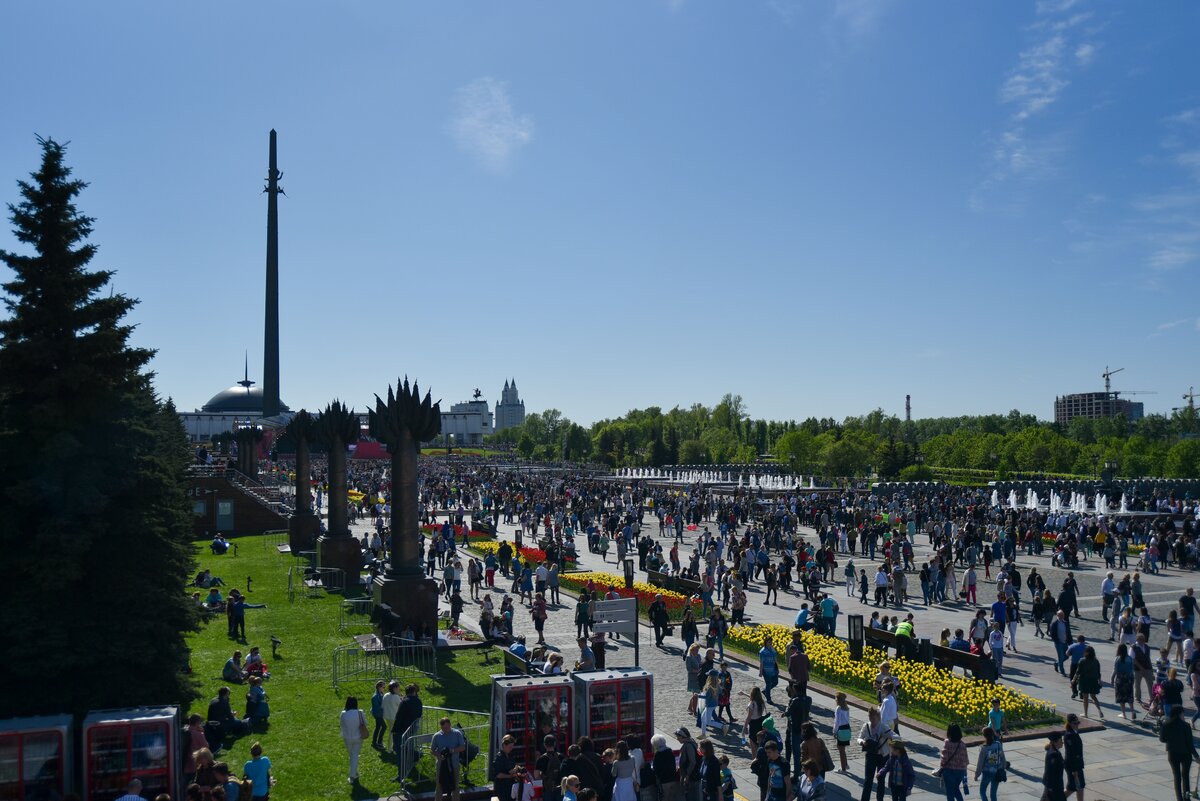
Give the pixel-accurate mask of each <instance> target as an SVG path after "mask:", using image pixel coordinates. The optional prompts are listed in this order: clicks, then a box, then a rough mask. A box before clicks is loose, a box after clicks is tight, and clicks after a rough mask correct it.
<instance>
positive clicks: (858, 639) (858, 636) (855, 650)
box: [846, 615, 863, 662]
mask: <svg viewBox="0 0 1200 801" xmlns="http://www.w3.org/2000/svg"><path fill="white" fill-rule="evenodd" d="M846 625H847V627H848V633H847V637H846V644H847V645H849V646H850V658H851V659H853V660H855V661H856V662H859V661H862V658H863V616H862V615H847V616H846Z"/></svg>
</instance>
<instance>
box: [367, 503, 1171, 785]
mask: <svg viewBox="0 0 1200 801" xmlns="http://www.w3.org/2000/svg"><path fill="white" fill-rule="evenodd" d="M356 528H359V529H361V531H365V530H366V529H365V527H363V526H359V527H356ZM709 528H710V529H711V530H713V531H714V532H715V531H716V529H717V526H716V525H715V524H710V525H709ZM515 529H516V526H514V525H503V524H502V525H501V526H500V531H499V534H500V537H501V538H502V539H506V540H509V541H512V540H513V539H514V533H515ZM361 531H360V532H358V533H361ZM643 531H645V532H649V533H650V534H651V536H652V537H653V538H654V539H655V541H656V542H661V543H662V544H663V550H664V552H665V551H667V550H669V549H670V543H671V538H670V537H663V538H661V539H659V538H658V537H657V533H658V522H657V519H656V518H654V517H653V516H651V515H647V516H646V517H645V519H644V520H643ZM801 536H804V537H806V538H812V537H814V536H815V532H814V531H813V530H812V529H808V528H804V527H802V528H801ZM695 538H696V533H695V532H685V535H684V543H683V545H681V546H680V558H681V560H683V561H685V562H686V555H687V554H689V553H690V552H691V548H692V545H693V544H694V542H695ZM917 540H918V542H917V543H916V548H915V561H916V564H917V566H919V565H920V563H921V562H922V561H923V560H924V559H925V558H927V556H928V554H929V546H928V540H927V538H926V537H925V536H924V535H918V537H917ZM525 544H529V537H528V535H527V536H526V538H525ZM576 544H577V549H578V551H579V563H578V565H579V567H578V569H580V570H598V571H604V572H609V573H613V574H614V575H619V574H621V572H622V570H621V567H620V566H619V565H618V564H617V563H616V562H615V556H614V555H615V551H616V549H615V548H613V549H611V550H610V553H609V559H608V561H607V562H605V561H603V560H602V559H601V557H600V555H599V554H593V553H589V552H587V550H586V539H585V538H583V537H577V538H576ZM631 553H632V554H633V555H634V556H635V557H636V551H631ZM844 560H845V556H844V555H839V557H838V561H839V572H840V566H841V565H844V564H845V561H844ZM854 563H855V565H856V567H866V566H868V565H870V564H873V563H871V562H870V560H869V559H867V558H866V557H857V556H856V557H855V558H854ZM635 565H636V559H635ZM1017 565H1018V567H1019V569H1020V570H1021V573H1022V577H1024V576H1026V575H1028V572H1029V568H1030V567H1036V568H1037V570H1038V572H1039V573H1041V574H1042V575H1043V576H1044V577H1045V582H1046V586H1047V587H1048V588H1049V589H1051V590H1053V591H1054V592H1055V593H1057V591H1058V589H1060V588H1061V585H1062V581H1063V578H1064V577H1065V576H1066V571H1065V570H1061V569H1059V568H1056V567H1053V566H1051V564H1050V559H1049V553H1048V552H1047V553H1046V554H1044V555H1042V556H1036V555H1035V556H1032V557H1029V556H1026V555H1025V554H1024V552H1021V553H1019V554H1018V560H1017ZM1133 566H1134V563H1133V561H1131V562H1130V568H1131V569H1132V568H1133ZM867 572H868V575H870V574H871V573H872V572H873V571H872V570H870V569H868V571H867ZM1130 572H1132V570H1131V571H1130ZM1074 573H1075V577H1076V579H1077V580H1078V582H1079V586H1080V591H1081V594H1080V598H1079V606H1080V612H1081V613H1082V615H1083V617H1082V618H1081V619H1079V620H1076V619H1075V618H1072V620H1071V624H1072V627H1073V630H1074V631H1075V632H1076V633H1082V634H1084V635H1085V636H1087V638H1088V642H1089V643H1091V644H1092V645H1094V646H1095V648H1096V652H1097V655H1098V657H1099V658H1100V662H1101V665H1102V666H1103V675H1104V680H1105V687H1104V689H1103V690H1102V692H1101V694H1100V700H1101V702H1102V703H1103V705H1104V713H1105V716H1106V717H1105V721H1104V724H1105V728H1102V729H1099V730H1096V731H1091V732H1088V733H1086V734H1085V735H1084V755H1085V759H1086V763H1087V768H1086V775H1087V781H1088V789H1087V793H1088V795H1087V798H1088V799H1090V800H1091V801H1099V800H1103V799H1114V800H1115V799H1120V800H1121V801H1133V800H1134V799H1148V800H1152V801H1158V799H1163V800H1164V801H1165V800H1166V799H1171V798H1173V797H1174V790H1173V787H1172V783H1171V777H1170V770H1169V767H1168V765H1167V760H1166V755H1165V751H1164V748H1163V746H1162V744H1161V743H1159V741H1158V739H1157V737H1156V736H1155V735H1154V734H1153V732H1152V731H1150V730H1149V728H1147V727H1144V726H1142V725H1135V724H1133V723H1131V722H1129V721H1125V720H1121V719H1119V718H1118V717H1117V712H1118V709H1117V708H1116V707H1115V706H1113V704H1112V700H1113V695H1112V688H1111V686H1110V685H1109V684H1108V677H1109V673H1110V671H1111V665H1112V661H1113V658H1114V655H1115V644H1114V643H1111V642H1109V641H1108V635H1109V629H1108V624H1107V623H1104V622H1102V620H1101V611H1100V610H1101V604H1100V591H1099V588H1100V582H1101V581H1102V579H1103V578H1104V574H1105V570H1104V564H1103V560H1102V559H1095V558H1093V559H1092V560H1090V561H1088V562H1081V563H1080V567H1079V568H1078V569H1076V570H1075V571H1074ZM993 575H994V573H993ZM959 576H960V580H961V571H960V572H959ZM1120 576H1121V573H1120V572H1118V573H1117V578H1120ZM637 578H638V580H641V581H645V580H646V575H645V573H644V572H643V571H637ZM1193 579H1194V576H1193V575H1192V573H1190V572H1187V571H1180V570H1177V569H1171V570H1165V571H1162V572H1161V573H1159V574H1158V575H1143V577H1142V581H1143V585H1144V589H1145V597H1146V601H1147V604H1148V605H1149V606H1148V608H1149V611H1150V614H1151V615H1152V616H1153V617H1154V618H1155V620H1156V621H1161V620H1162V619H1163V618H1164V617H1165V616H1166V613H1167V612H1168V611H1169V610H1170V609H1172V608H1174V607H1175V605H1176V603H1177V601H1178V598H1179V596H1180V595H1181V594H1182V593H1183V591H1184V590H1185V589H1186V588H1187V587H1188V586H1190V585H1192V584H1193V583H1194V582H1193ZM979 581H980V584H979V590H980V594H979V600H980V602H981V603H982V602H985V601H990V598H989V596H988V595H987V591H988V589H989V587H991V586H994V585H992V584H990V583H989V582H987V581H986V580H985V578H984V574H983V570H982V568H980V569H979ZM501 585H504V586H501ZM913 585H917V582H916V576H915V574H910V593H909V594H910V597H911V595H912V592H911V590H912V587H913ZM506 588H507V582H503V581H500V579H499V577H497V588H496V590H494V591H493V592H494V593H495V595H496V596H502V595H503V592H504V590H505V589H506ZM466 589H467V588H466V587H465V583H464V588H463V597H464V600H465V601H466V608H465V610H464V612H463V615H462V622H463V624H464V626H466V627H469V628H475V627H476V626H477V623H476V622H475V621H476V620H477V619H478V604H476V603H474V602H473V601H471V600H470V597H469V593H467V592H466ZM826 589H827V590H828V591H831V592H833V593H834V594H835V597H836V598H837V599H838V603H839V604H840V605H841V612H842V614H841V617H840V618H839V621H838V627H839V634H841V635H842V636H845V632H846V625H845V616H846V615H847V614H863V615H864V617H868V618H869V617H870V614H871V612H872V611H876V607H875V606H873V605H872V604H870V603H868V604H865V605H864V604H860V603H859V602H858V600H857V598H856V597H855V598H851V597H848V596H847V593H846V588H845V585H844V583H842V584H834V585H826ZM1022 592H1023V597H1022V609H1023V611H1024V612H1025V613H1026V615H1027V612H1028V604H1029V592H1028V589H1026V588H1024V587H1022ZM747 593H748V595H749V604H748V605H747V609H746V611H747V621H748V622H749V623H751V624H753V623H779V624H784V625H788V626H791V625H792V622H793V620H794V618H795V616H796V613H797V612H798V611H799V609H800V603H801V602H802V600H803V598H802V596H800V595H797V594H796V593H794V592H793V593H791V594H788V593H783V592H781V593H780V599H779V604H778V605H772V606H764V605H763V602H762V601H763V597H764V589H763V587H762V586H760V585H757V584H752V585H751V586H750V587H749V588H748V589H747ZM917 595H918V598H917V601H916V603H909V604H907V605H905V606H901V607H889V608H888V614H889V615H891V614H899V615H900V616H901V617H902V618H903V616H904V615H905V614H907V613H908V612H913V613H914V615H915V618H916V630H917V636H918V638H920V637H929V638H931V639H934V640H936V639H937V636H938V634H939V633H940V632H941V630H942V628H950V629H954V628H956V627H964V628H965V627H966V625H967V623H968V622H969V620H970V619H971V617H972V616H973V614H974V607H968V606H967V605H966V604H965V603H947V604H944V605H940V606H932V607H925V606H924V605H923V604H922V603H921V602H920V597H919V596H920V589H919V585H918V586H917ZM495 600H497V605H498V599H495ZM562 600H563V603H562V604H561V605H559V606H558V607H551V613H550V619H549V620H548V621H547V622H546V627H545V634H546V640H547V642H548V643H550V644H551V645H552V646H554V647H556V648H558V649H560V650H562V651H563V652H564V653H565V654H566V656H567V664H571V663H572V662H573V660H574V659H575V657H576V656H577V653H578V649H577V647H576V645H575V625H574V620H573V611H574V599H573V598H571V597H569V596H566V595H565V594H564V598H563V599H562ZM521 611H522V607H518V609H517V614H516V615H515V618H514V631H515V633H517V634H525V635H527V637H528V640H529V642H530V643H533V642H534V641H535V640H536V632H535V631H534V628H533V624H532V621H531V620H530V619H529V616H528V615H527V614H522V613H521ZM704 629H705V626H704V624H703V622H702V623H701V634H702V635H703V632H704ZM1033 631H1034V628H1033V626H1032V624H1029V623H1028V621H1026V625H1025V626H1024V627H1023V628H1020V629H1019V630H1018V642H1017V645H1018V649H1019V652H1018V653H1016V654H1013V653H1012V652H1009V653H1008V654H1007V656H1006V658H1005V660H1004V678H1003V680H1002V681H1003V683H1005V684H1008V685H1010V686H1012V687H1014V688H1016V689H1020V690H1022V691H1024V692H1026V693H1028V694H1030V695H1032V696H1034V697H1036V698H1039V699H1042V700H1045V701H1048V702H1050V703H1053V704H1055V705H1056V706H1057V708H1058V710H1059V712H1060V713H1062V714H1064V715H1065V714H1066V713H1068V712H1075V713H1077V714H1080V715H1082V714H1083V706H1082V703H1081V702H1080V701H1077V700H1072V699H1071V692H1070V686H1069V684H1068V683H1067V680H1066V679H1065V678H1063V677H1061V676H1059V675H1058V674H1057V673H1056V672H1055V671H1054V667H1053V656H1054V647H1053V645H1052V644H1051V643H1050V641H1049V640H1047V639H1040V638H1037V637H1035V636H1034V634H1033ZM1164 643H1165V632H1164V629H1163V627H1162V625H1161V623H1159V624H1158V625H1156V626H1155V628H1154V630H1153V632H1152V637H1151V644H1152V645H1155V646H1157V645H1162V644H1164ZM609 648H610V651H609V654H608V666H610V667H613V666H627V665H630V664H632V663H633V661H634V656H633V648H632V646H631V645H629V644H626V643H617V642H614V641H610V645H609ZM639 664H640V665H641V666H642V667H643V668H645V669H647V670H649V671H651V672H652V673H653V674H654V676H655V694H654V701H655V726H656V728H657V729H658V730H659V731H660V732H663V733H664V734H667V735H669V734H670V733H671V732H673V731H675V730H676V729H677V728H678V727H679V726H686V727H687V728H688V729H689V730H690V731H691V732H692V734H693V736H695V735H696V734H697V732H696V725H695V719H694V718H693V716H691V715H690V714H689V713H688V712H687V706H688V700H689V698H690V693H689V692H688V691H687V689H686V682H685V680H684V676H685V674H684V668H683V642H682V640H681V639H679V637H678V627H676V635H675V636H674V637H668V638H667V640H666V642H665V643H664V646H663V647H661V648H658V647H655V645H654V639H653V632H652V630H650V629H649V628H648V627H646V626H644V625H643V628H642V640H641V654H640V660H639ZM731 670H732V672H733V673H734V694H735V698H734V703H733V704H732V706H733V711H734V715H735V717H736V718H738V719H740V718H741V717H742V715H743V712H744V708H745V699H744V698H740V699H739V698H738V697H737V693H738V691H749V689H750V687H751V686H753V684H754V683H755V682H756V681H757V678H756V674H757V670H756V669H751V668H749V667H747V666H746V665H743V664H740V663H737V662H735V661H733V660H731ZM811 694H812V696H813V717H814V720H815V721H816V722H817V723H818V724H819V729H820V732H821V735H822V737H823V738H824V739H825V741H826V743H827V744H832V742H833V738H832V733H831V732H832V728H831V725H830V724H831V723H832V720H833V699H832V698H831V697H828V696H824V695H821V694H818V693H817V692H815V691H814V692H812V693H811ZM783 698H786V695H785V694H784V693H782V692H778V693H776V700H777V701H778V700H780V699H783ZM739 700H740V703H739ZM1188 704H1189V705H1190V700H1189V701H1188ZM900 711H901V715H902V716H903V713H904V709H903V704H901V710H900ZM775 712H776V714H777V715H778V716H779V717H782V712H783V706H782V704H776V708H775ZM1186 714H1187V715H1188V716H1189V717H1190V714H1191V710H1190V706H1189V709H1188V710H1187V712H1186ZM1091 717H1092V719H1093V720H1097V719H1096V715H1095V712H1092V716H1091ZM864 721H865V713H864V712H863V711H862V710H861V709H860V708H857V707H856V708H853V709H852V726H853V728H854V730H855V732H857V730H858V728H859V727H860V726H861V725H862V723H863V722H864ZM1139 723H1140V716H1139ZM783 728H784V726H783V722H782V721H780V729H783ZM902 735H903V737H904V739H905V741H906V742H907V744H908V746H909V753H910V755H911V756H912V758H913V761H914V765H915V767H916V769H917V788H916V790H915V791H914V796H913V797H917V798H921V797H944V791H943V790H942V787H941V783H940V781H939V780H938V779H936V778H934V777H932V776H931V773H932V771H934V770H935V769H936V768H937V765H938V757H939V750H940V748H941V739H940V738H936V739H935V738H933V737H930V736H927V735H925V734H921V733H918V732H916V731H915V730H914V729H913V727H911V726H903V727H902ZM668 739H669V740H671V738H670V737H668ZM710 739H713V740H714V741H716V742H717V744H718V753H725V754H728V755H729V757H730V760H731V763H732V767H733V768H734V770H735V773H736V775H737V777H738V785H739V792H740V794H741V795H743V796H746V797H747V798H749V799H751V801H757V786H756V781H755V779H756V777H755V776H754V775H753V774H752V773H751V772H750V770H749V762H750V759H751V758H752V754H751V753H750V751H749V750H747V749H746V748H745V747H743V746H741V744H740V735H739V732H738V727H733V728H732V730H731V731H730V733H729V734H728V735H722V734H721V733H719V732H717V731H715V730H714V731H712V732H710ZM671 742H672V743H674V741H673V740H671ZM1045 743H1046V741H1045V739H1044V738H1037V739H1028V740H1020V739H1018V740H1015V741H1012V742H1010V743H1008V744H1007V745H1006V747H1005V751H1006V754H1007V756H1008V759H1009V761H1010V762H1011V763H1012V770H1010V771H1009V774H1008V775H1009V779H1008V782H1007V783H1005V784H1004V785H1002V788H1001V791H1000V797H1001V798H1003V799H1021V800H1022V801H1034V800H1035V799H1040V798H1041V795H1042V787H1041V774H1042V765H1043V754H1044V746H1045ZM831 752H832V753H833V754H834V759H835V761H836V760H837V753H836V749H832V748H831ZM847 752H848V756H849V757H850V772H849V774H848V775H839V774H836V773H830V774H828V776H827V780H828V783H829V785H830V786H829V793H830V797H831V798H849V797H851V796H852V797H854V798H856V799H857V798H859V796H860V794H861V791H862V771H863V760H862V754H861V751H860V749H858V747H857V746H856V745H853V744H852V745H851V747H850V748H849V749H848V751H847ZM974 759H975V756H974V749H972V754H971V767H970V770H969V771H968V776H969V777H972V779H971V792H972V794H973V796H977V794H978V787H977V783H976V782H975V781H974V779H973V771H974ZM1193 778H1194V777H1193Z"/></svg>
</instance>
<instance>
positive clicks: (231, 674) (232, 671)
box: [221, 651, 246, 684]
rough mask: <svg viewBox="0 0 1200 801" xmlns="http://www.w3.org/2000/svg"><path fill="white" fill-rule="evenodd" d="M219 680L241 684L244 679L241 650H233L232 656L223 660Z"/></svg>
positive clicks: (244, 672)
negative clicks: (223, 663) (223, 665)
mask: <svg viewBox="0 0 1200 801" xmlns="http://www.w3.org/2000/svg"><path fill="white" fill-rule="evenodd" d="M221 680H222V681H227V682H230V683H231V684H241V683H243V682H244V681H246V671H245V670H244V669H243V668H242V652H241V651H234V652H233V656H231V657H229V659H228V660H226V662H225V668H224V669H223V670H222V671H221Z"/></svg>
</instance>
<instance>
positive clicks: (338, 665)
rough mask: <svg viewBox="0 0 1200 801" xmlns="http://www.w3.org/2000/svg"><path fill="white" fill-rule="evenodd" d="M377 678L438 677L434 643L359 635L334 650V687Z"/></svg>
mask: <svg viewBox="0 0 1200 801" xmlns="http://www.w3.org/2000/svg"><path fill="white" fill-rule="evenodd" d="M380 679H384V680H391V679H396V680H398V681H402V682H403V681H405V680H416V679H429V680H431V681H435V682H436V681H437V680H438V659H437V649H436V648H435V647H434V645H433V644H431V643H428V642H420V641H418V640H406V639H404V638H403V637H383V638H380V637H378V636H376V635H374V634H362V635H359V636H357V637H355V638H354V642H353V643H352V644H350V645H342V646H339V647H337V648H335V649H334V650H333V687H334V689H337V688H338V687H340V686H341V685H343V684H349V683H351V682H364V681H365V682H370V683H371V684H374V683H375V682H376V681H379V680H380Z"/></svg>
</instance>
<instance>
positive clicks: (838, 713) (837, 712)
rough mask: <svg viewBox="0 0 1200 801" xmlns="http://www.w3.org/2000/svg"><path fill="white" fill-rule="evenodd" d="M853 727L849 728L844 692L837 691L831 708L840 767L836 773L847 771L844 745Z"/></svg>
mask: <svg viewBox="0 0 1200 801" xmlns="http://www.w3.org/2000/svg"><path fill="white" fill-rule="evenodd" d="M852 732H853V729H851V728H850V704H849V703H848V702H847V700H846V694H845V693H842V692H839V693H838V694H837V698H836V706H835V707H834V710H833V736H834V739H835V740H836V741H837V749H838V758H839V761H840V763H841V767H839V768H838V773H842V774H845V773H849V772H850V765H849V763H847V761H846V746H847V745H848V744H849V743H850V738H851V737H853V736H854V735H853V733H852Z"/></svg>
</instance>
